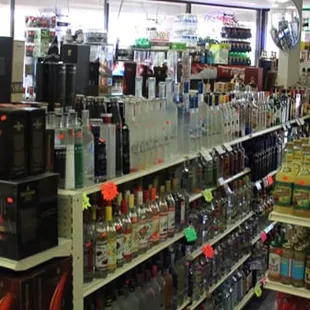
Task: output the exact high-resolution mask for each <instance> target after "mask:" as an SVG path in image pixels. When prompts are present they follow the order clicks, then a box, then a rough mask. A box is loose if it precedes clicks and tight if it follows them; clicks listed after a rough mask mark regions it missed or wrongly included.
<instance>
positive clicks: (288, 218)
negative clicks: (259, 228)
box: [269, 211, 310, 227]
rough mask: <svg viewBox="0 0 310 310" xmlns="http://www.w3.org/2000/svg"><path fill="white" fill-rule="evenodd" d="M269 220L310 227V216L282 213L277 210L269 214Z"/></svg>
mask: <svg viewBox="0 0 310 310" xmlns="http://www.w3.org/2000/svg"><path fill="white" fill-rule="evenodd" d="M269 220H270V221H277V222H281V223H287V224H292V225H297V226H303V227H310V218H305V217H299V216H294V215H289V214H282V213H278V212H275V211H273V212H271V213H270V214H269Z"/></svg>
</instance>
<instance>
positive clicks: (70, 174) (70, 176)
mask: <svg viewBox="0 0 310 310" xmlns="http://www.w3.org/2000/svg"><path fill="white" fill-rule="evenodd" d="M66 128H67V134H66V179H65V189H75V152H74V150H75V146H74V140H75V139H74V133H75V118H73V115H72V114H71V113H69V115H67V122H66Z"/></svg>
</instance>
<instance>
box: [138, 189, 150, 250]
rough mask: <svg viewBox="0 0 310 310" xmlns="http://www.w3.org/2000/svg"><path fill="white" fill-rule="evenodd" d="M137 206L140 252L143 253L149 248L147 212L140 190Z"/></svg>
mask: <svg viewBox="0 0 310 310" xmlns="http://www.w3.org/2000/svg"><path fill="white" fill-rule="evenodd" d="M137 206H138V220H139V224H138V227H139V228H138V231H139V253H140V254H143V253H145V252H146V250H147V245H148V240H147V220H148V219H147V213H146V208H145V206H144V204H143V192H142V190H139V191H138V192H137Z"/></svg>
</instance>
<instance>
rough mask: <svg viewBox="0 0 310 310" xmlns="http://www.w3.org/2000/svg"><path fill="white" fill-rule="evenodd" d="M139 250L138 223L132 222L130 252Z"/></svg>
mask: <svg viewBox="0 0 310 310" xmlns="http://www.w3.org/2000/svg"><path fill="white" fill-rule="evenodd" d="M138 251H139V231H138V224H137V223H134V224H132V252H133V253H136V252H138Z"/></svg>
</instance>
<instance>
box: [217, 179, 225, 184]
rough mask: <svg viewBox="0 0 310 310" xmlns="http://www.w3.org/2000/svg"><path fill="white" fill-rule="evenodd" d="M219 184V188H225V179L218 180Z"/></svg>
mask: <svg viewBox="0 0 310 310" xmlns="http://www.w3.org/2000/svg"><path fill="white" fill-rule="evenodd" d="M217 182H218V184H219V186H223V185H224V184H225V180H224V178H219V179H218V180H217Z"/></svg>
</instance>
